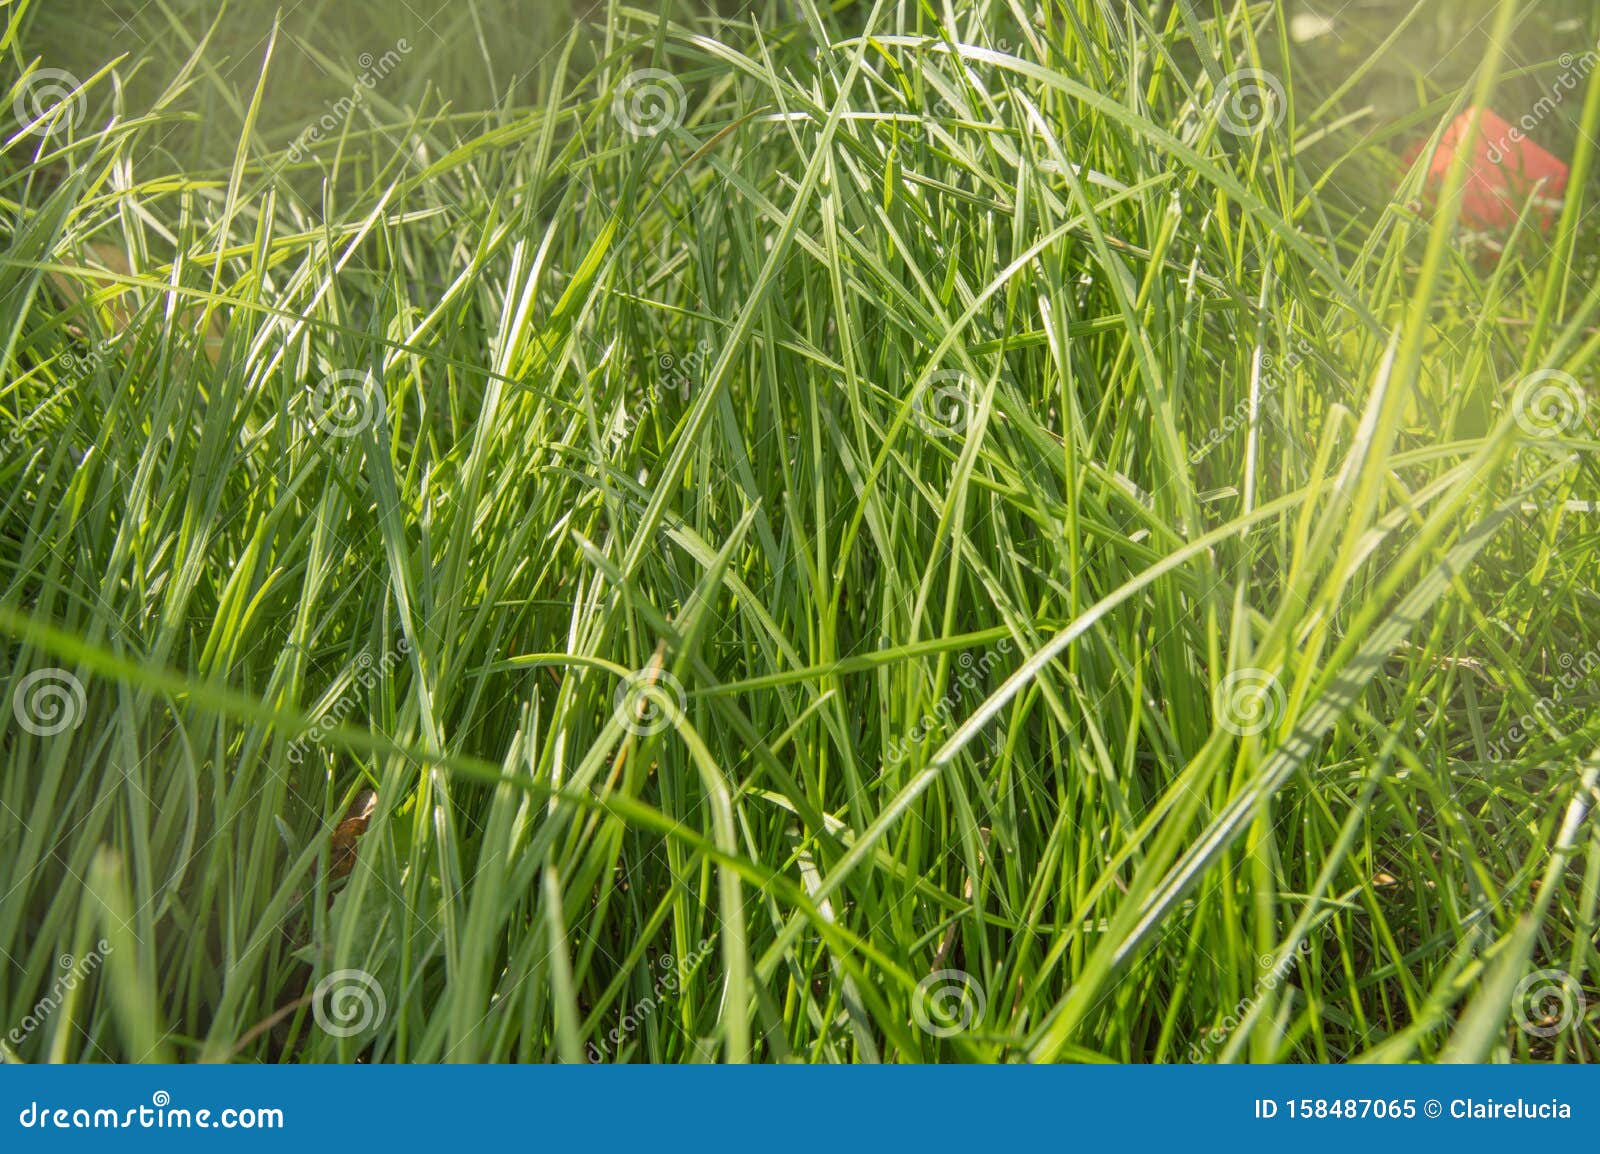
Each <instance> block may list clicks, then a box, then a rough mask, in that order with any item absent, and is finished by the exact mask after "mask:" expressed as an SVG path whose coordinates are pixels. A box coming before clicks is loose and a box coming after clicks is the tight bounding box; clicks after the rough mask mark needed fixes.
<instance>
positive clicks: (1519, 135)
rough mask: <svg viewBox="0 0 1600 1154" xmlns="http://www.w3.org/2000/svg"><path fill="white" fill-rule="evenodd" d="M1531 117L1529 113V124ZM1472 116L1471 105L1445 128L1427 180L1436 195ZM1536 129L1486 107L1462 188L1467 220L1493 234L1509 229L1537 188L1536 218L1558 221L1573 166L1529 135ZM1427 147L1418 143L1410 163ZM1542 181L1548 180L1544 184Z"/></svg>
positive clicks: (1545, 224)
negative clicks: (1568, 166) (1509, 119)
mask: <svg viewBox="0 0 1600 1154" xmlns="http://www.w3.org/2000/svg"><path fill="white" fill-rule="evenodd" d="M1528 119H1529V118H1528V117H1523V121H1524V122H1526V121H1527V120H1528ZM1471 120H1472V109H1470V108H1469V109H1467V111H1465V112H1463V113H1462V114H1461V115H1460V116H1458V117H1456V118H1455V120H1454V121H1452V122H1451V124H1450V127H1449V128H1447V129H1445V133H1444V136H1443V137H1442V138H1441V139H1440V141H1439V147H1438V149H1437V150H1436V151H1435V152H1434V154H1433V163H1432V164H1430V165H1429V166H1428V174H1427V176H1426V177H1425V178H1424V179H1425V182H1426V186H1427V190H1428V196H1429V198H1430V199H1432V198H1434V197H1436V196H1438V194H1439V192H1440V190H1441V189H1442V188H1443V187H1444V180H1445V175H1446V174H1447V173H1448V172H1449V171H1450V165H1451V162H1452V161H1454V159H1455V155H1456V152H1457V150H1458V149H1459V148H1460V147H1461V144H1462V142H1463V141H1464V140H1465V138H1466V135H1467V128H1468V125H1469V123H1470V122H1471ZM1531 127H1534V126H1527V125H1526V124H1525V123H1524V124H1523V125H1517V124H1512V123H1510V122H1509V121H1507V120H1505V119H1503V118H1502V117H1500V116H1497V115H1495V114H1494V113H1493V112H1491V111H1490V110H1489V109H1487V108H1485V109H1484V110H1483V113H1482V115H1481V116H1480V117H1479V120H1478V133H1477V136H1476V138H1475V139H1474V140H1473V142H1472V154H1471V156H1470V157H1469V159H1468V162H1467V163H1468V168H1467V182H1466V185H1465V186H1464V187H1463V188H1462V192H1461V223H1462V224H1464V225H1466V226H1467V227H1468V228H1470V229H1478V230H1482V231H1484V232H1489V233H1506V232H1509V231H1510V230H1511V227H1512V226H1513V225H1515V224H1516V223H1517V217H1518V216H1519V215H1521V213H1522V210H1523V207H1524V206H1525V205H1527V203H1528V197H1529V196H1532V195H1534V194H1535V188H1536V187H1537V189H1538V191H1537V198H1536V199H1535V200H1534V202H1533V204H1532V206H1531V220H1532V221H1533V222H1534V223H1536V224H1537V225H1538V226H1539V228H1540V229H1541V230H1545V231H1548V230H1549V228H1550V227H1551V225H1553V224H1554V223H1555V220H1556V217H1557V216H1558V215H1559V214H1560V212H1561V206H1562V204H1563V202H1564V200H1565V197H1566V195H1567V172H1568V169H1567V166H1566V165H1565V164H1563V163H1562V162H1561V161H1560V160H1559V159H1557V158H1556V157H1554V156H1552V155H1551V154H1550V153H1549V152H1547V151H1545V150H1544V149H1542V148H1540V147H1539V146H1538V145H1537V144H1535V143H1534V142H1533V141H1532V140H1530V139H1528V132H1529V131H1530V129H1531ZM1424 147H1425V143H1419V144H1417V145H1415V146H1413V147H1412V149H1411V151H1410V153H1409V155H1408V156H1407V157H1406V160H1407V162H1408V163H1409V162H1410V161H1413V160H1415V159H1416V158H1417V156H1418V155H1419V154H1420V153H1421V151H1422V149H1423V148H1424ZM1540 181H1543V182H1544V183H1543V184H1542V185H1540V183H1539V182H1540Z"/></svg>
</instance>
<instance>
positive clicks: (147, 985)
mask: <svg viewBox="0 0 1600 1154" xmlns="http://www.w3.org/2000/svg"><path fill="white" fill-rule="evenodd" d="M86 7H87V6H86ZM724 7H725V8H726V9H727V10H726V11H725V12H723V13H722V14H721V15H717V14H715V13H711V12H708V10H707V8H706V6H704V5H699V4H696V5H690V4H687V3H683V4H679V3H668V4H663V5H661V6H660V8H659V10H657V11H646V10H645V9H644V8H643V7H642V6H641V7H634V6H630V5H627V4H624V3H621V2H620V0H610V2H608V3H603V4H601V5H599V6H597V7H594V8H591V9H588V10H586V11H584V12H581V13H577V14H575V16H574V18H573V19H568V18H567V17H566V15H565V14H562V13H555V14H553V15H551V14H550V13H548V12H547V13H546V15H545V16H540V17H528V16H526V15H525V14H523V15H520V16H519V15H518V14H517V13H516V11H515V9H514V8H510V7H508V6H507V5H504V4H501V3H499V2H498V0H473V2H469V3H467V4H453V5H447V6H445V8H444V9H442V10H441V11H440V12H439V13H436V14H434V16H433V17H432V18H430V21H428V22H421V18H420V16H418V17H417V20H418V21H419V22H420V26H416V25H413V24H397V23H395V22H394V21H393V20H392V19H389V20H386V19H381V18H380V17H381V16H382V15H383V14H384V13H389V14H390V15H392V12H390V9H392V6H385V5H374V4H356V3H352V4H349V5H340V6H339V11H338V12H337V13H336V12H335V11H334V9H333V8H332V6H325V5H324V6H317V5H313V6H312V7H311V8H310V9H307V10H303V11H298V10H297V11H292V12H289V13H286V14H285V15H284V16H283V17H282V19H281V21H280V22H267V21H264V20H263V19H261V18H260V17H259V16H258V15H257V14H252V13H251V12H248V11H241V12H239V13H233V12H225V11H221V10H215V9H213V8H212V6H210V5H200V4H194V3H179V2H177V0H154V3H153V5H151V6H150V7H149V8H148V9H147V10H146V11H145V12H143V13H142V14H141V15H140V16H139V17H137V18H136V20H135V21H134V23H133V27H132V30H131V32H130V31H128V30H123V31H122V32H121V33H120V34H118V35H117V36H115V37H113V36H112V35H110V32H109V30H105V29H102V30H101V31H99V32H92V33H88V34H86V33H85V32H84V31H83V29H84V28H85V27H88V28H90V29H94V28H96V27H97V26H96V25H94V24H93V23H92V21H93V19H94V17H93V16H91V15H89V14H88V13H87V12H84V13H75V12H70V11H68V9H71V8H73V5H68V4H61V5H55V4H52V5H51V6H49V8H48V9H46V8H44V7H42V6H38V5H30V4H28V3H26V0H24V2H22V3H19V4H14V5H13V6H12V8H11V9H10V10H9V13H8V16H9V24H8V26H7V29H6V31H5V34H4V43H3V46H4V50H5V53H6V56H7V59H8V78H9V80H10V82H11V83H13V84H14V85H15V87H14V88H13V90H12V91H13V95H25V94H27V93H29V92H31V91H36V90H37V88H38V85H39V84H40V75H39V73H38V72H37V67H41V66H42V67H64V66H65V65H63V64H62V63H61V62H62V61H70V65H71V69H70V70H72V83H70V84H68V85H67V87H66V88H64V89H61V90H59V91H58V92H57V94H56V96H55V98H54V99H55V100H56V101H60V99H61V98H62V97H63V96H66V97H67V99H66V101H65V103H64V104H63V103H56V104H54V105H52V104H51V103H50V102H49V101H46V102H45V104H44V107H45V108H46V109H47V111H46V112H45V117H46V119H45V120H44V121H43V122H41V123H37V124H34V123H32V118H31V117H27V118H25V119H23V120H21V121H19V122H17V123H15V124H12V125H11V126H10V127H9V128H8V129H7V131H6V132H5V134H4V140H5V142H6V143H5V145H4V152H3V154H0V244H3V247H4V257H3V259H0V350H3V356H4V372H3V373H0V427H3V430H4V434H5V437H6V452H5V454H4V457H3V464H0V490H3V493H4V506H3V513H0V634H3V636H4V637H5V638H6V640H5V642H4V646H5V657H6V660H5V663H4V665H5V668H6V670H8V672H7V673H6V674H5V676H4V680H5V684H4V687H3V688H4V691H5V694H6V699H7V702H8V704H9V707H8V708H7V709H6V710H5V711H4V712H3V715H0V724H3V725H4V729H3V731H0V733H3V736H0V757H3V771H0V887H3V900H0V958H3V959H4V965H3V966H0V1029H4V1030H9V1031H10V1033H8V1034H5V1035H4V1036H3V1037H0V1054H3V1055H4V1057H5V1058H6V1059H7V1060H28V1061H42V1060H52V1061H107V1060H117V1061H155V1060H179V1061H297V1062H324V1061H353V1060H357V1059H362V1060H368V1061H374V1062H435V1061H553V1060H561V1061H585V1060H590V1061H608V1062H609V1061H651V1062H699V1061H744V1060H757V1061H818V1062H854V1061H861V1062H877V1061H889V1062H908V1061H1024V1060H1031V1061H1061V1060H1068V1061H1079V1060H1081V1061H1106V1060H1111V1061H1135V1062H1145V1061H1151V1062H1169V1061H1346V1060H1379V1061H1408V1060H1422V1061H1434V1060H1440V1059H1464V1060H1471V1061H1480V1060H1496V1061H1499V1060H1519V1061H1521V1060H1536V1061H1561V1062H1570V1061H1587V1060H1591V1059H1593V1058H1594V1057H1596V1055H1597V1053H1600V1022H1597V1020H1596V1014H1595V1011H1594V1009H1593V1007H1594V1006H1595V1005H1600V994H1597V993H1596V985H1597V983H1596V980H1595V974H1596V972H1597V967H1600V957H1597V956H1596V952H1595V940H1596V933H1597V922H1596V906H1597V898H1600V833H1597V828H1596V826H1595V825H1594V823H1593V822H1592V821H1591V820H1589V818H1588V809H1587V807H1588V806H1589V804H1590V803H1591V802H1592V801H1593V800H1594V796H1595V783H1596V773H1597V770H1600V752H1597V749H1596V747H1597V742H1600V711H1597V710H1596V709H1595V708H1594V705H1595V702H1596V700H1597V684H1600V682H1597V681H1596V680H1595V679H1594V678H1593V676H1592V673H1594V672H1600V669H1597V668H1596V666H1597V663H1600V635H1597V634H1596V632H1595V630H1594V629H1593V625H1592V623H1593V621H1594V620H1595V619H1596V612H1597V602H1600V594H1597V592H1596V590H1595V589H1594V588H1593V582H1594V574H1595V571H1596V561H1597V558H1600V538H1597V535H1596V521H1595V508H1596V506H1595V505H1594V502H1595V501H1596V500H1597V499H1600V493H1597V484H1596V481H1597V476H1596V470H1595V463H1596V457H1595V450H1596V447H1597V446H1596V441H1595V437H1594V417H1593V415H1592V413H1588V412H1586V411H1585V408H1584V401H1585V398H1586V395H1592V382H1593V381H1594V379H1595V375H1596V365H1595V355H1596V351H1597V350H1600V336H1597V335H1596V333H1595V330H1594V319H1595V310H1596V307H1597V306H1600V290H1596V289H1595V288H1594V287H1593V283H1594V281H1593V277H1592V276H1589V275H1588V274H1587V273H1586V272H1585V269H1586V268H1590V267H1592V264H1593V253H1594V251H1595V243H1594V228H1593V225H1592V222H1591V221H1590V220H1589V218H1588V213H1589V211H1590V209H1591V207H1592V204H1593V201H1594V195H1593V194H1594V187H1593V183H1592V181H1591V180H1590V179H1589V177H1590V175H1591V174H1592V171H1593V165H1594V157H1593V144H1592V139H1593V138H1594V137H1595V135H1596V130H1597V129H1600V81H1597V80H1596V79H1595V78H1594V76H1592V75H1591V76H1588V77H1587V78H1586V79H1585V80H1584V82H1583V84H1582V86H1581V88H1580V89H1579V91H1581V92H1582V93H1583V94H1584V95H1583V98H1582V99H1581V100H1580V99H1579V96H1578V94H1577V93H1576V92H1575V93H1573V95H1572V97H1571V99H1570V100H1569V101H1567V102H1566V103H1565V104H1564V106H1563V107H1562V109H1561V110H1560V112H1559V115H1558V116H1557V117H1556V119H1555V120H1554V121H1552V124H1551V127H1550V131H1551V132H1553V133H1554V134H1555V138H1559V139H1560V140H1562V141H1563V142H1565V141H1570V142H1571V144H1570V147H1563V152H1564V155H1565V156H1566V157H1567V158H1568V159H1569V160H1570V162H1571V163H1572V164H1573V166H1574V179H1573V182H1572V186H1571V188H1570V190H1569V193H1568V196H1567V199H1566V201H1565V207H1564V210H1563V211H1562V212H1561V214H1560V216H1559V219H1558V221H1557V222H1556V223H1555V224H1554V225H1553V226H1552V227H1551V228H1550V229H1549V230H1548V232H1546V231H1543V230H1541V228H1540V227H1539V225H1538V223H1537V219H1536V217H1537V211H1536V208H1535V207H1532V206H1530V207H1529V209H1528V211H1527V212H1526V213H1525V214H1524V217H1523V220H1522V223H1521V224H1520V226H1519V227H1518V228H1517V229H1516V230H1515V231H1514V233H1513V235H1511V236H1510V237H1509V239H1507V240H1506V242H1505V250H1504V252H1502V253H1498V254H1491V258H1490V259H1485V249H1484V247H1483V246H1482V245H1481V244H1477V245H1475V244H1474V243H1473V242H1470V241H1468V240H1464V239H1463V237H1464V229H1463V228H1462V226H1461V225H1460V224H1459V223H1458V220H1457V216H1458V210H1459V196H1458V195H1457V194H1458V193H1459V190H1460V188H1461V185H1462V182H1463V180H1464V179H1465V177H1466V171H1465V167H1464V164H1462V163H1458V164H1456V165H1455V166H1454V168H1453V169H1452V170H1451V174H1450V177H1449V178H1448V179H1447V180H1446V182H1445V186H1444V189H1443V190H1442V192H1440V193H1439V194H1438V195H1436V196H1424V193H1423V173H1424V166H1425V163H1426V159H1427V154H1426V153H1425V155H1424V157H1423V159H1422V160H1419V161H1417V162H1416V163H1414V164H1412V165H1409V166H1408V165H1407V164H1406V163H1405V162H1404V161H1403V160H1401V159H1399V156H1400V153H1401V151H1402V148H1403V146H1404V144H1405V143H1407V142H1408V141H1409V140H1411V139H1425V140H1431V141H1437V139H1438V136H1439V134H1440V132H1442V130H1443V128H1444V127H1445V125H1446V124H1447V123H1448V122H1449V121H1450V119H1451V118H1453V116H1454V115H1455V114H1456V113H1457V112H1459V111H1461V110H1463V109H1466V108H1469V107H1476V106H1482V107H1488V106H1493V107H1498V108H1500V109H1501V110H1502V112H1504V113H1505V114H1507V115H1508V117H1509V116H1514V115H1515V113H1516V112H1517V111H1518V109H1519V107H1520V105H1519V101H1521V100H1522V99H1524V97H1523V96H1521V95H1519V94H1523V93H1528V92H1530V91H1531V92H1533V93H1538V92H1540V91H1544V90H1546V89H1548V87H1549V85H1550V83H1551V82H1552V81H1553V79H1554V78H1555V77H1556V76H1557V75H1558V74H1559V72H1560V69H1561V67H1562V65H1561V63H1560V62H1559V61H1557V60H1556V59H1555V57H1556V54H1557V53H1558V52H1560V51H1564V50H1566V49H1567V48H1570V46H1571V45H1572V44H1575V43H1579V42H1580V41H1583V40H1584V39H1585V38H1586V41H1587V42H1588V43H1594V42H1595V41H1596V39H1597V37H1600V26H1597V22H1596V18H1595V16H1594V15H1593V13H1592V12H1590V11H1589V10H1588V8H1587V6H1583V5H1577V4H1569V5H1565V6H1563V5H1554V6H1552V5H1533V4H1525V3H1518V2H1517V0H1504V2H1501V0H1495V2H1494V3H1492V4H1486V5H1480V6H1477V7H1475V8H1474V9H1473V14H1474V16H1481V17H1482V19H1481V21H1479V22H1478V24H1477V25H1476V30H1475V32H1474V33H1473V35H1475V36H1476V37H1478V39H1477V40H1475V41H1473V42H1472V44H1473V45H1475V46H1476V47H1474V48H1471V49H1469V55H1470V57H1471V58H1470V60H1469V61H1468V64H1467V66H1466V67H1465V68H1464V69H1463V70H1461V71H1460V73H1459V75H1454V76H1452V75H1445V74H1438V73H1434V74H1430V73H1427V72H1425V71H1424V67H1423V66H1422V65H1421V64H1419V63H1415V62H1414V61H1405V62H1403V66H1404V67H1408V68H1409V70H1410V71H1409V82H1410V87H1409V92H1410V95H1411V99H1412V104H1411V108H1410V109H1409V111H1408V112H1407V113H1406V114H1405V115H1403V116H1397V117H1388V116H1382V115H1379V114H1378V113H1376V112H1374V111H1373V109H1372V108H1371V107H1370V106H1369V105H1366V104H1364V103H1363V99H1362V93H1363V89H1364V85H1365V84H1366V83H1367V82H1368V81H1371V80H1374V78H1375V77H1376V75H1377V73H1376V72H1375V71H1372V70H1376V69H1392V68H1394V67H1396V63H1395V61H1396V54H1395V52H1393V51H1387V52H1385V51H1376V50H1375V51H1373V52H1372V53H1371V54H1370V55H1369V56H1367V57H1366V58H1364V59H1363V61H1362V62H1361V64H1360V65H1359V66H1358V67H1357V68H1356V69H1355V70H1354V71H1353V72H1345V71H1341V70H1334V69H1328V70H1327V71H1326V73H1324V72H1319V64H1318V61H1317V59H1316V57H1317V52H1316V51H1315V50H1314V49H1307V48H1302V47H1299V46H1297V45H1296V44H1295V43H1294V42H1293V40H1292V39H1291V37H1290V36H1289V32H1288V28H1289V24H1288V20H1287V16H1288V13H1286V12H1285V11H1283V10H1282V8H1281V6H1280V5H1279V4H1275V3H1256V4H1253V5H1245V4H1235V3H1231V2H1228V0H1218V2H1217V3H1214V4H1211V3H1205V4H1192V5H1191V4H1175V5H1166V4H1164V5H1151V6H1143V5H1122V4H1113V3H1109V2H1104V3H1102V2H1099V0H1048V2H1047V3H1045V4H1043V5H1039V6H1032V5H1028V6H1023V5H1015V4H1011V3H1007V2H1003V0H978V2H975V3H971V4H963V5H957V6H951V8H952V11H953V12H954V13H955V14H954V15H950V14H949V13H945V14H944V16H943V17H942V18H941V17H939V16H936V14H935V10H936V8H938V9H942V6H934V5H919V4H913V3H909V2H889V0H882V2H879V3H872V4H868V3H859V4H858V3H844V2H841V3H838V4H835V5H834V6H833V7H832V8H831V9H830V8H829V7H827V6H826V5H822V4H819V3H816V2H814V0H800V2H799V3H797V4H778V3H757V4H755V5H754V6H752V7H748V8H742V9H740V10H739V11H737V12H734V11H733V10H732V8H733V6H731V5H727V6H724ZM1450 7H1451V10H1452V11H1456V10H1457V9H1458V8H1459V7H1460V6H1454V5H1453V6H1450ZM1035 8H1037V11H1035ZM1552 9H1553V10H1554V11H1552ZM380 10H381V11H380ZM1569 10H1570V11H1569ZM197 15H199V16H203V17H204V18H203V19H200V18H197ZM100 18H101V19H103V18H104V17H103V14H102V15H101V17H100ZM409 19H410V18H409V17H408V20H409ZM1439 19H1442V17H1441V16H1440V13H1439V11H1438V10H1437V8H1436V6H1435V5H1433V4H1432V3H1431V2H1429V0H1424V2H1423V3H1421V4H1419V5H1418V6H1417V7H1416V8H1415V9H1409V8H1408V9H1402V10H1398V11H1397V12H1396V14H1395V23H1394V24H1393V26H1392V28H1391V29H1386V30H1385V32H1384V35H1387V34H1388V32H1389V31H1392V30H1393V29H1400V30H1402V31H1403V32H1404V34H1405V35H1406V36H1411V35H1414V34H1417V33H1418V32H1419V30H1426V29H1427V28H1429V27H1430V26H1432V23H1433V22H1436V21H1437V20H1439ZM85 20H86V21H90V23H88V24H87V25H85V24H83V23H81V22H80V21H85ZM529 37H531V38H532V41H533V42H534V43H536V44H537V45H538V47H537V48H536V49H535V48H531V47H530V46H529V42H528V40H527V38H529ZM1450 46H1451V47H1454V41H1452V42H1451V45H1450ZM1546 49H1549V51H1548V52H1547V51H1546ZM1442 51H1443V48H1442V47H1441V52H1442ZM73 53H76V54H77V56H76V57H74V56H73V55H72V54H73ZM119 53H120V54H121V55H120V56H119V55H118V54H119ZM41 55H42V56H43V59H42V61H41V60H40V59H39V57H40V56H41ZM80 57H81V59H80ZM643 69H653V70H657V71H656V72H655V73H653V74H645V75H641V74H640V70H643ZM1243 69H1259V70H1261V71H1263V72H1265V73H1267V74H1269V79H1270V81H1271V82H1273V83H1276V84H1278V85H1280V86H1281V93H1282V95H1281V96H1278V97H1274V96H1272V95H1271V94H1270V93H1269V94H1268V95H1267V96H1266V97H1265V98H1264V100H1263V101H1256V102H1254V103H1252V102H1251V101H1250V100H1249V99H1244V100H1242V101H1237V102H1235V101H1230V100H1228V99H1227V96H1228V93H1229V92H1230V91H1233V90H1234V88H1235V86H1236V85H1237V84H1238V83H1239V73H1240V70H1243ZM1335 71H1337V75H1333V74H1331V73H1333V72H1335ZM1369 71H1372V75H1369ZM379 73H381V75H378V74H379ZM363 76H365V77H366V79H367V81H370V84H369V83H364V82H363V80H362V77H363ZM1263 83H1265V81H1264V82H1263ZM641 85H645V86H646V87H644V88H641V87H640V86H641ZM1269 87H1270V85H1269ZM353 93H359V94H360V95H359V98H356V99H350V98H351V94H353ZM341 100H343V103H342V104H341V103H340V101H341ZM0 107H3V106H0ZM20 107H21V108H24V109H26V108H27V107H28V105H27V104H26V103H24V104H22V105H20ZM51 109H53V110H51ZM30 127H31V131H26V129H29V128H30ZM1463 155H1464V154H1463ZM1541 372H1542V373H1543V374H1544V375H1542V376H1540V375H1534V376H1532V377H1531V378H1530V374H1539V373H1541ZM52 693H53V696H52ZM368 790H370V791H373V792H374V793H375V795H376V802H375V805H372V806H371V807H370V813H369V812H368V809H367V806H368V802H367V799H366V796H365V791H368ZM64 975H65V976H68V977H70V978H71V979H72V980H71V981H63V976H64Z"/></svg>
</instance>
